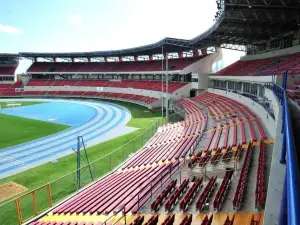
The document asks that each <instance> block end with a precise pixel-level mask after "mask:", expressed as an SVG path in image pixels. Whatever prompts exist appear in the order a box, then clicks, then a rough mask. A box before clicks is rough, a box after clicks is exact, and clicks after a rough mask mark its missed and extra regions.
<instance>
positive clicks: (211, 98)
mask: <svg viewBox="0 0 300 225" xmlns="http://www.w3.org/2000/svg"><path fill="white" fill-rule="evenodd" d="M193 101H196V102H199V103H201V104H204V105H205V106H206V107H208V110H209V111H210V113H211V114H213V115H214V114H216V113H215V112H214V111H218V113H217V114H218V115H220V114H225V113H226V112H229V111H232V110H238V111H239V112H240V113H241V114H242V115H243V117H244V118H245V119H246V120H248V119H249V117H250V116H251V117H252V118H255V120H254V121H255V123H256V124H257V128H258V130H259V133H260V136H261V139H262V140H264V139H266V138H267V135H266V133H265V132H264V129H263V128H262V125H261V122H260V120H259V119H258V118H256V115H255V113H254V112H253V111H252V110H251V109H250V108H249V107H247V106H244V105H242V104H241V103H239V102H237V101H235V100H233V99H229V98H226V97H224V96H221V95H217V94H214V93H208V92H206V93H204V94H201V95H199V96H196V97H194V98H193ZM212 109H213V110H212ZM237 117H238V118H237V120H240V122H241V121H244V120H245V119H243V118H242V117H241V116H240V115H239V114H237ZM232 122H234V119H233V118H232ZM237 122H238V121H237ZM248 125H249V130H250V133H251V139H252V141H256V140H257V139H258V138H257V135H256V134H255V130H254V128H253V124H252V121H251V120H250V121H248ZM234 129H235V130H234V139H233V142H234V143H233V145H234V146H236V137H237V136H236V135H235V134H236V128H234ZM244 129H245V126H244V124H241V134H242V143H243V144H244V143H246V136H245V130H244Z"/></svg>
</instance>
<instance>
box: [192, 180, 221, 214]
mask: <svg viewBox="0 0 300 225" xmlns="http://www.w3.org/2000/svg"><path fill="white" fill-rule="evenodd" d="M216 180H217V176H212V177H211V178H210V180H209V182H208V183H207V185H206V186H205V188H204V189H203V191H202V192H201V195H200V197H199V199H198V201H197V202H196V209H197V210H198V211H202V210H203V208H204V207H205V204H206V201H207V199H208V197H209V195H210V193H211V192H212V191H213V186H214V185H215V182H216Z"/></svg>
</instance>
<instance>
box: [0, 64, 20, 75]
mask: <svg viewBox="0 0 300 225" xmlns="http://www.w3.org/2000/svg"><path fill="white" fill-rule="evenodd" d="M16 68H17V67H13V66H7V67H6V66H0V74H1V75H13V74H14V73H15V70H16Z"/></svg>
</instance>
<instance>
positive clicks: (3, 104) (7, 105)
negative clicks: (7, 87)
mask: <svg viewBox="0 0 300 225" xmlns="http://www.w3.org/2000/svg"><path fill="white" fill-rule="evenodd" d="M43 103H44V102H18V101H16V102H11V101H9V102H0V108H1V109H5V108H11V107H19V106H27V105H36V104H43ZM12 104H15V105H14V106H12Z"/></svg>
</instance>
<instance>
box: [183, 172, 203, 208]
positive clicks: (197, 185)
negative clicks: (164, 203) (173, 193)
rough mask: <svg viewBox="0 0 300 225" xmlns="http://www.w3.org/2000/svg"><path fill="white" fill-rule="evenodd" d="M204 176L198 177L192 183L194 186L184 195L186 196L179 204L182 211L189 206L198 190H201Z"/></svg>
mask: <svg viewBox="0 0 300 225" xmlns="http://www.w3.org/2000/svg"><path fill="white" fill-rule="evenodd" d="M202 181H203V177H198V179H196V180H195V181H194V183H193V185H192V187H191V188H190V189H189V190H188V192H187V194H186V195H185V196H184V198H183V199H182V200H181V202H180V204H179V209H180V210H181V211H186V210H187V207H188V206H189V204H190V203H191V201H192V200H193V198H194V197H195V195H196V194H197V192H198V191H199V190H200V187H201V186H202Z"/></svg>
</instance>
